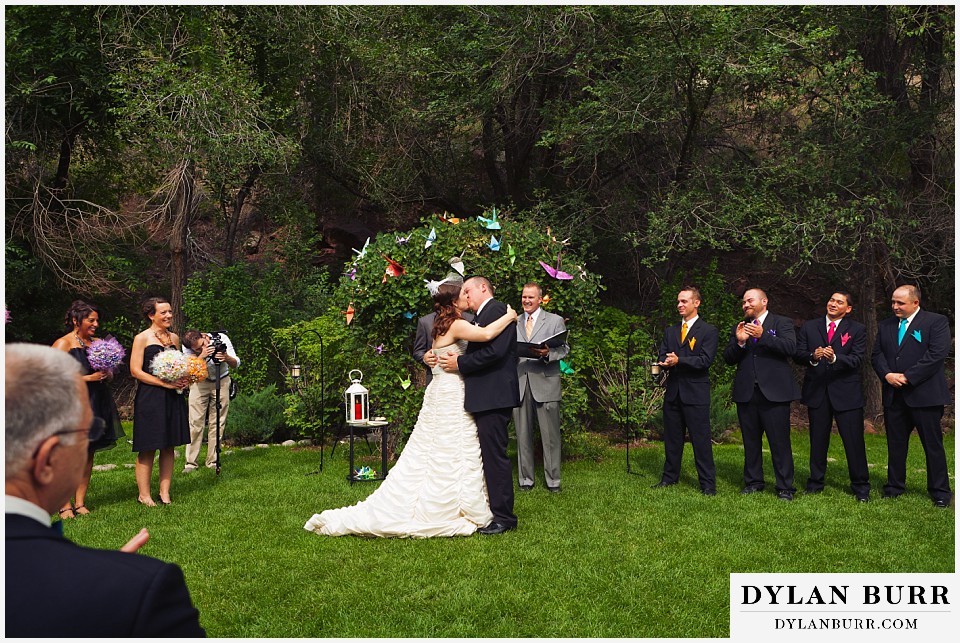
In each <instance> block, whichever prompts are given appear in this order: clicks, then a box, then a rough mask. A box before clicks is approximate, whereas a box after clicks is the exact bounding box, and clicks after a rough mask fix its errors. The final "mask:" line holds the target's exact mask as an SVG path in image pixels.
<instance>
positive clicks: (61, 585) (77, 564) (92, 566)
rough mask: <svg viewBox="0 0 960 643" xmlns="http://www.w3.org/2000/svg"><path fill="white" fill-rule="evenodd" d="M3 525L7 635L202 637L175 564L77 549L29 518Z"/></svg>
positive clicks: (16, 517) (8, 518)
mask: <svg viewBox="0 0 960 643" xmlns="http://www.w3.org/2000/svg"><path fill="white" fill-rule="evenodd" d="M5 524H6V568H7V569H6V617H5V618H6V635H7V636H10V637H45V638H66V637H70V638H75V637H83V638H100V637H123V638H139V637H194V638H195V637H202V636H205V633H204V631H203V628H202V627H200V622H199V620H198V613H197V610H196V609H195V608H194V606H193V604H192V603H191V601H190V593H189V591H188V590H187V586H186V584H185V582H184V579H183V573H182V572H181V571H180V568H179V567H177V566H176V565H172V564H170V563H165V562H163V561H160V560H157V559H156V558H150V557H149V556H144V555H141V554H126V553H123V552H119V551H106V550H101V549H88V548H86V547H80V546H78V545H75V544H73V543H72V542H70V541H69V540H67V539H66V538H64V537H63V536H61V535H59V534H57V533H55V532H54V531H53V530H52V529H50V528H48V527H44V526H43V525H41V524H40V523H38V522H37V521H36V520H33V519H31V518H27V517H25V516H20V515H16V514H7V515H6V521H5Z"/></svg>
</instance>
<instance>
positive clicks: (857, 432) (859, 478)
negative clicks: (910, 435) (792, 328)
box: [794, 291, 870, 502]
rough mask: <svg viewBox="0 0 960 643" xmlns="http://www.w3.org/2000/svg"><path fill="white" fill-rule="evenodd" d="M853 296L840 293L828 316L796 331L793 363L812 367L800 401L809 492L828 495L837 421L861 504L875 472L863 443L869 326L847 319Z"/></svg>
mask: <svg viewBox="0 0 960 643" xmlns="http://www.w3.org/2000/svg"><path fill="white" fill-rule="evenodd" d="M852 310H853V303H852V298H851V296H850V293H848V292H845V291H837V292H835V293H833V294H832V295H830V299H829V300H828V301H827V315H826V317H818V318H816V319H811V320H809V321H807V322H805V323H804V324H803V326H801V327H800V332H799V333H797V352H796V353H795V355H794V360H795V361H796V362H797V363H798V364H800V365H804V366H806V367H807V369H806V373H805V374H804V377H803V388H802V389H801V391H800V401H801V402H802V403H803V404H804V405H805V406H806V407H807V417H808V418H809V420H810V477H809V478H807V487H806V489H805V490H804V493H808V494H815V493H820V492H821V491H823V485H824V477H825V476H826V473H827V448H828V447H829V446H830V432H831V430H832V428H833V421H834V420H836V421H837V431H838V432H839V433H840V439H841V440H842V441H843V450H844V452H845V453H846V456H847V470H848V471H849V472H850V488H851V489H852V491H853V495H854V496H855V497H856V499H857V500H858V501H860V502H867V501H869V500H870V473H869V470H868V469H867V450H866V446H865V445H864V442H863V407H864V400H863V389H862V387H861V385H860V366H861V365H862V364H863V359H864V356H865V355H866V351H867V329H866V327H865V326H864V325H863V324H861V323H859V322H856V321H853V320H852V319H848V318H847V315H848V314H849V313H850V312H851V311H852Z"/></svg>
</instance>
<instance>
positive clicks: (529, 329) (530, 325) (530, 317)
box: [527, 315, 533, 339]
mask: <svg viewBox="0 0 960 643" xmlns="http://www.w3.org/2000/svg"><path fill="white" fill-rule="evenodd" d="M531 335H533V315H527V339H530V336H531Z"/></svg>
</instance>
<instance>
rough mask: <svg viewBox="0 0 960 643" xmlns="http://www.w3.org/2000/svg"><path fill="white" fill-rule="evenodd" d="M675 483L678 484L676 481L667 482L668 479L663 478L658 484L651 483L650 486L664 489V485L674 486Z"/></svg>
mask: <svg viewBox="0 0 960 643" xmlns="http://www.w3.org/2000/svg"><path fill="white" fill-rule="evenodd" d="M675 484H677V483H676V482H667V481H666V480H661V481H660V482H658V483H657V484H655V485H651V486H650V488H651V489H662V488H663V487H672V486H673V485H675Z"/></svg>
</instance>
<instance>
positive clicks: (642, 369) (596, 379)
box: [561, 306, 663, 435]
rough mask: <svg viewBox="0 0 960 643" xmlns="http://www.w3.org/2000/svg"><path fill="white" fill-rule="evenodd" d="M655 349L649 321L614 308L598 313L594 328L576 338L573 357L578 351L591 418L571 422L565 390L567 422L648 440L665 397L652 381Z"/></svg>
mask: <svg viewBox="0 0 960 643" xmlns="http://www.w3.org/2000/svg"><path fill="white" fill-rule="evenodd" d="M657 346H658V345H657V344H655V339H654V336H653V334H652V332H651V328H650V324H649V322H648V321H647V320H645V319H643V318H641V317H637V316H635V315H630V314H628V313H625V312H623V311H622V310H619V309H617V308H613V307H610V306H602V307H598V308H597V309H596V310H595V311H594V312H593V314H592V315H591V323H590V325H589V326H588V327H587V329H586V330H585V332H583V333H582V334H581V335H580V336H578V340H577V345H576V346H575V347H573V348H571V355H573V354H574V351H576V361H575V363H576V365H577V370H578V372H577V376H578V377H580V378H581V381H582V382H583V385H584V387H585V388H586V390H587V391H588V392H589V396H590V397H589V401H588V407H589V409H590V413H589V414H587V415H586V416H585V417H584V416H579V417H568V416H567V414H566V408H565V407H566V405H567V395H568V391H567V390H566V389H565V390H564V394H563V395H564V398H563V403H562V404H561V409H563V410H564V418H565V420H568V421H569V422H570V423H576V422H581V423H584V419H586V420H587V422H592V423H594V424H595V427H596V428H595V430H597V431H605V432H606V431H620V432H622V431H626V432H627V434H629V435H635V434H637V433H639V434H641V435H643V434H646V433H647V432H648V431H649V429H650V428H651V424H652V423H654V420H655V418H656V416H657V413H659V409H660V403H661V400H662V397H663V391H662V389H659V388H658V387H656V386H655V385H654V384H653V382H652V380H651V379H650V367H649V363H650V359H651V357H652V356H653V355H654V354H655V351H656V348H657ZM628 353H629V369H628V364H627V358H628ZM628 370H629V381H628ZM628 385H629V386H628ZM628 388H629V398H628V395H627V389H628ZM628 399H629V404H628ZM574 400H576V398H574ZM628 406H629V409H628ZM628 411H629V414H628ZM564 426H565V427H566V426H568V424H566V423H565V424H564Z"/></svg>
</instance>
